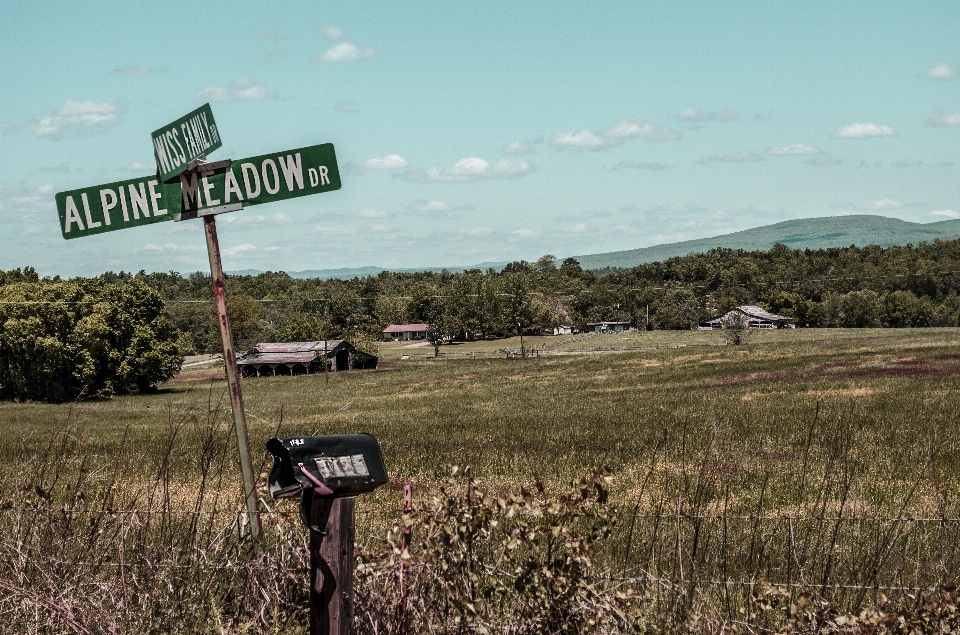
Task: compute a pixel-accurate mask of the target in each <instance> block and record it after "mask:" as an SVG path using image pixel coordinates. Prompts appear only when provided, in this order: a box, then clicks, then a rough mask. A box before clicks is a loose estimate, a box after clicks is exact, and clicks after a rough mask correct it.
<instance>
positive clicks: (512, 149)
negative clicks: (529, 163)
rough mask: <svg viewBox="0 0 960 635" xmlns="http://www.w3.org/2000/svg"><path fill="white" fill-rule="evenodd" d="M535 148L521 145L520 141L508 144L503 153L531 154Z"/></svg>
mask: <svg viewBox="0 0 960 635" xmlns="http://www.w3.org/2000/svg"><path fill="white" fill-rule="evenodd" d="M532 150H533V148H532V147H531V146H530V145H529V144H524V143H520V142H519V141H514V142H513V143H508V144H507V145H505V146H503V153H504V154H510V155H518V154H530V152H531V151H532Z"/></svg>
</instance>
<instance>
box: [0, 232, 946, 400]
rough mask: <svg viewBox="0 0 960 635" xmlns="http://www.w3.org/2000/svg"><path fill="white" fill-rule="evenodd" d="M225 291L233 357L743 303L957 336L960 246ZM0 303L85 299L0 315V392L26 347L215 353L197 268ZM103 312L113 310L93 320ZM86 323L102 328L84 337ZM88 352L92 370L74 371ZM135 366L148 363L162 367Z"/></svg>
mask: <svg viewBox="0 0 960 635" xmlns="http://www.w3.org/2000/svg"><path fill="white" fill-rule="evenodd" d="M226 284H227V294H228V299H229V306H230V319H231V322H232V327H233V329H234V341H235V344H236V347H237V350H238V351H244V350H246V349H248V348H249V347H251V346H252V345H253V344H254V343H256V342H258V341H306V340H317V339H327V338H330V339H333V338H337V339H339V338H343V339H348V340H350V341H351V342H352V343H354V345H356V346H357V347H358V348H359V349H360V350H365V351H367V352H371V353H375V352H376V342H377V340H379V339H381V335H382V332H383V329H384V328H386V327H387V326H389V325H390V324H409V323H425V324H427V325H428V326H429V333H430V337H431V339H434V340H435V342H436V343H437V345H439V343H440V342H442V341H448V340H455V339H470V338H475V337H480V338H486V337H505V336H509V335H516V334H518V333H520V332H523V333H525V334H534V333H541V332H552V329H553V328H554V327H557V326H560V325H569V326H572V327H574V328H580V329H583V328H585V326H586V324H587V323H588V322H599V321H605V320H617V321H630V322H631V323H632V324H633V325H634V326H636V327H637V328H641V329H644V328H647V329H651V330H652V329H691V328H696V326H697V323H698V322H700V321H702V320H704V319H709V318H711V317H715V316H717V315H720V314H722V313H724V312H725V311H726V310H727V309H729V308H731V307H734V306H740V305H747V304H757V305H760V306H763V307H764V308H766V309H768V310H771V311H773V312H775V313H779V314H781V315H785V316H788V317H792V318H794V320H795V323H796V324H797V325H798V326H800V327H926V326H958V325H960V295H958V294H960V240H946V241H945V240H937V241H934V242H932V243H920V244H919V245H906V246H899V247H888V248H881V247H878V246H876V245H871V246H866V247H856V246H850V247H843V248H830V249H819V250H809V249H807V250H797V249H790V248H789V247H787V246H785V245H782V244H778V245H775V246H774V247H773V248H771V249H769V250H765V251H744V250H739V249H726V248H721V249H713V250H711V251H709V252H706V253H699V254H689V255H687V256H682V257H676V258H670V259H668V260H664V261H662V262H654V263H649V264H644V265H639V266H637V267H634V268H632V269H605V270H592V271H591V270H585V269H583V268H581V267H580V265H579V263H578V262H577V261H576V260H574V259H572V258H567V259H566V260H563V261H559V260H558V259H556V258H554V257H553V256H552V255H544V256H543V257H541V258H539V259H538V260H536V261H534V262H526V261H523V260H520V261H515V262H512V263H510V264H508V265H507V266H506V267H504V268H502V269H500V270H495V269H487V270H486V271H481V270H478V269H472V270H467V271H459V272H451V271H446V270H444V271H440V272H413V273H411V272H403V273H394V272H388V271H384V272H381V273H379V274H377V275H373V276H366V277H362V278H360V277H356V278H352V279H349V280H338V279H334V280H322V279H295V278H292V277H291V276H289V275H288V274H286V273H283V272H267V273H262V274H259V275H255V276H228V277H227V280H226ZM0 296H2V298H0V299H2V300H4V301H7V302H10V301H12V300H16V299H17V298H20V299H23V298H27V297H31V298H33V297H36V298H54V299H56V298H62V297H70V298H73V297H80V298H88V300H90V301H88V302H85V303H83V304H75V305H58V304H44V305H16V304H0V324H2V325H3V333H2V334H0V362H2V363H0V366H2V367H3V368H2V369H0V394H2V395H4V396H10V395H11V394H13V393H11V390H12V389H9V388H7V387H8V386H14V385H16V381H20V380H14V379H11V378H12V377H14V376H16V375H17V373H21V374H23V373H25V372H26V371H23V370H17V371H13V370H9V369H10V368H12V366H11V363H10V362H9V359H10V358H11V356H13V355H20V356H23V355H25V353H24V351H28V350H30V351H34V353H36V354H39V353H37V351H39V350H41V349H43V346H46V344H40V342H47V341H48V340H44V339H43V338H49V337H52V338H54V339H55V340H56V341H57V342H58V344H57V346H59V347H60V348H57V350H61V349H62V352H60V353H57V354H58V355H60V357H59V358H58V359H60V360H61V361H58V362H56V364H54V366H55V367H56V368H66V367H67V366H69V365H70V363H69V362H68V361H67V360H68V359H73V357H71V356H74V357H76V356H77V355H79V357H76V359H78V360H81V361H82V363H81V361H78V362H76V363H77V364H79V365H80V366H81V367H83V368H86V369H88V370H84V371H82V372H81V371H71V372H72V373H73V375H71V376H72V377H75V379H74V380H71V381H73V382H74V383H73V384H70V385H71V386H73V387H74V388H76V386H77V385H78V384H77V382H80V383H83V382H87V383H84V384H83V385H90V386H99V387H100V390H106V391H129V390H139V389H142V388H145V387H146V386H150V385H153V384H155V383H156V382H157V381H161V380H162V376H163V374H164V373H165V372H167V371H166V370H164V371H163V372H160V371H159V370H154V371H151V372H149V373H145V374H144V373H141V374H137V372H140V371H136V372H134V371H131V370H127V369H129V368H134V367H137V368H139V366H137V363H136V362H134V361H133V359H134V358H136V357H137V355H138V353H136V350H137V348H136V346H135V345H134V344H133V342H134V341H137V342H142V341H144V340H143V339H140V340H137V339H136V336H135V335H133V334H134V333H138V332H140V333H141V334H142V333H145V331H143V329H152V335H151V337H153V338H154V341H155V342H156V344H155V347H156V348H155V350H157V351H163V352H162V353H159V352H158V353H155V354H154V357H153V358H151V359H156V360H159V359H163V360H167V359H168V358H169V356H170V353H169V352H170V351H171V350H172V351H175V353H174V354H173V356H176V355H186V354H195V353H211V352H219V350H220V339H219V331H218V326H217V321H216V316H215V309H214V305H213V302H212V291H211V284H210V277H209V276H208V275H206V274H203V273H193V274H189V275H182V274H180V273H176V272H169V273H163V272H159V273H145V272H143V271H141V272H139V273H136V274H133V273H126V272H120V273H114V272H106V273H104V274H102V275H100V276H98V277H96V278H88V279H82V278H75V279H72V280H61V279H60V278H59V277H57V278H44V279H42V280H41V279H40V278H39V276H37V274H36V272H35V271H33V270H32V269H30V268H29V267H28V268H26V269H15V270H12V271H7V272H2V271H0ZM134 300H136V301H134ZM125 303H126V304H125ZM38 306H42V307H43V308H42V309H38V308H37V307H38ZM111 306H112V307H123V308H122V309H119V308H113V309H109V310H108V308H107V307H111ZM16 307H19V308H16ZM23 307H31V308H23ZM81 307H86V308H81ZM98 307H99V308H98ZM109 311H114V313H113V314H111V313H109ZM111 316H113V317H111ZM110 319H114V320H119V322H118V323H117V324H118V325H119V324H121V323H122V324H123V325H124V326H123V327H122V328H121V327H120V326H116V325H114V324H113V323H112V322H110ZM11 320H12V321H11ZM91 324H100V325H106V324H109V326H103V327H102V328H101V330H96V329H94V330H89V329H88V325H91ZM138 328H139V329H141V330H140V331H137V329H138ZM84 329H88V330H87V331H85V330H84ZM84 333H89V334H88V335H85V334H84ZM107 333H110V334H113V333H121V335H120V336H114V335H111V337H113V339H112V340H110V341H111V344H110V347H113V348H110V352H109V354H107V353H106V352H104V353H102V354H101V353H84V354H80V353H77V352H76V351H79V350H81V349H83V346H84V344H82V342H92V341H95V340H97V339H99V338H101V337H105V334H107ZM143 337H146V335H143ZM50 341H52V340H50ZM138 345H140V344H138ZM51 346H52V344H51ZM31 347H32V348H31ZM78 347H79V348H78ZM124 347H126V348H124ZM131 347H132V348H131ZM54 348H56V347H54ZM83 350H86V349H83ZM151 350H154V349H151ZM71 351H73V352H71ZM98 355H99V356H100V357H98ZM88 357H89V359H94V360H99V359H101V358H102V360H103V361H102V362H96V361H95V362H88V361H83V360H87V359H88ZM118 360H119V361H118ZM123 360H127V361H126V362H125V363H126V365H124V361H123ZM151 363H152V364H154V366H156V365H157V364H159V365H160V366H162V365H163V364H165V363H166V361H163V362H151ZM57 364H60V366H58V365H57ZM94 368H96V370H89V369H94ZM57 372H61V371H57ZM63 372H66V371H63ZM78 373H79V374H78ZM115 373H119V374H116V375H115ZM131 373H132V374H131ZM151 373H152V374H151ZM54 374H55V373H54ZM114 376H116V379H114V378H113V377H114ZM124 377H126V378H128V379H123V378H124ZM93 378H98V379H96V380H94V379H93ZM138 382H139V383H138ZM65 385H66V384H65ZM42 392H43V391H39V390H35V391H34V392H33V393H31V394H34V395H39V394H41V393H42ZM53 392H56V391H53ZM67 392H69V390H68V391H67ZM47 393H48V394H53V393H51V392H50V390H47Z"/></svg>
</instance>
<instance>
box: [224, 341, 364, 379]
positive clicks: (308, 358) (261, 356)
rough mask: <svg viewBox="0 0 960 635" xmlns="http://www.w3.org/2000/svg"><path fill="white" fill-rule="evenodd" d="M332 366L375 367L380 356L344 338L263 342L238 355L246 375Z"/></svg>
mask: <svg viewBox="0 0 960 635" xmlns="http://www.w3.org/2000/svg"><path fill="white" fill-rule="evenodd" d="M324 359H326V368H327V369H329V370H353V369H360V368H376V367H377V361H378V360H377V357H376V356H374V355H368V354H367V353H363V352H361V351H358V350H357V349H356V348H355V347H354V346H353V345H352V344H350V343H349V342H347V341H345V340H326V341H324V340H317V341H313V342H261V343H259V344H257V345H256V346H254V347H253V348H252V349H250V350H249V351H248V352H247V353H245V354H243V355H241V356H240V357H238V358H237V368H238V369H239V370H240V373H241V374H242V375H243V376H244V377H260V376H261V375H309V374H311V373H322V372H323V371H324Z"/></svg>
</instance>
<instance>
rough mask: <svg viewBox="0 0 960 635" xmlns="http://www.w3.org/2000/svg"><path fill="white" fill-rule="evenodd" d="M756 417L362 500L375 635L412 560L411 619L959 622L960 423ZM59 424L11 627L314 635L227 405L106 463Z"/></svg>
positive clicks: (700, 627) (37, 459)
mask: <svg viewBox="0 0 960 635" xmlns="http://www.w3.org/2000/svg"><path fill="white" fill-rule="evenodd" d="M734 429H735V428H734V427H733V426H732V425H731V424H730V422H729V421H727V420H725V419H724V420H717V421H714V422H710V423H707V424H703V423H696V422H694V421H693V420H692V419H690V420H687V421H685V422H682V423H681V425H679V426H677V427H676V428H674V429H667V428H664V429H663V431H662V433H661V434H660V435H659V437H658V440H656V441H655V442H654V443H653V444H652V445H651V446H650V449H649V454H648V455H646V456H645V457H639V458H638V461H640V464H641V465H644V466H645V467H644V468H643V469H642V470H640V472H639V473H638V474H637V475H636V476H635V480H636V482H635V483H634V482H631V478H630V477H629V476H627V475H624V474H615V473H613V472H611V471H609V470H607V469H599V470H596V471H592V472H590V473H589V474H587V475H586V476H585V477H583V478H582V479H578V480H576V481H574V482H573V483H571V485H570V487H569V488H566V489H565V488H563V487H562V486H560V485H559V484H558V483H545V482H543V481H542V480H541V479H540V478H539V477H536V476H533V477H531V478H530V481H531V482H530V483H529V485H528V486H527V487H521V486H517V487H516V489H515V490H512V489H511V488H510V487H506V486H504V485H497V486H486V485H485V484H484V482H482V481H481V480H479V479H478V478H476V477H475V476H474V475H473V474H472V473H471V472H470V470H469V469H468V468H463V467H458V468H456V469H455V470H453V471H452V472H451V473H450V474H448V475H447V476H446V477H445V478H441V479H438V480H437V481H435V482H434V483H433V484H430V485H427V486H426V487H424V488H421V489H418V490H417V491H416V498H415V507H414V510H413V511H412V512H410V513H409V514H406V515H401V514H400V512H392V511H387V512H383V511H378V510H372V509H369V510H364V509H363V507H362V504H361V507H360V509H361V511H362V512H367V513H361V515H360V516H358V530H359V531H358V535H359V536H368V537H367V538H361V540H360V541H359V543H360V544H359V545H358V547H357V550H356V558H357V563H358V565H357V567H356V574H355V575H356V578H355V582H354V589H355V594H356V611H355V613H356V616H357V618H356V628H357V632H359V633H370V634H381V633H396V632H398V631H399V621H398V618H399V616H398V611H397V609H398V606H399V601H400V596H401V589H400V587H399V576H398V569H399V567H400V566H401V564H403V565H404V566H406V567H408V569H409V576H408V580H409V582H408V584H409V587H408V591H409V598H410V603H409V607H408V611H407V615H408V619H409V623H408V629H407V632H410V633H420V632H431V633H449V634H454V633H457V634H459V633H478V634H480V633H511V634H517V635H519V634H521V633H523V634H526V633H538V634H544V635H546V634H554V633H556V634H559V633H589V632H596V633H621V632H623V633H626V632H650V633H680V632H717V633H719V632H745V633H746V632H837V633H840V632H844V633H846V632H851V633H861V632H862V633H867V632H877V633H881V632H890V633H893V632H908V631H907V630H903V629H906V628H907V626H905V625H910V627H911V628H914V629H915V631H916V632H949V631H948V630H945V629H947V628H957V627H960V623H958V621H957V620H958V619H960V617H958V608H957V598H958V594H957V591H956V587H955V585H956V583H957V579H958V572H960V507H958V496H957V495H956V491H955V490H956V479H955V467H954V466H953V465H952V461H954V460H955V458H956V447H955V445H956V444H955V437H956V435H955V434H954V433H953V432H952V431H951V430H949V429H946V428H944V427H943V426H939V427H938V426H937V425H931V426H929V427H928V429H927V431H926V437H925V439H924V442H923V443H914V444H911V445H910V446H909V447H904V448H899V449H897V448H892V447H891V446H890V445H889V444H887V445H883V444H877V443H868V442H867V441H868V439H866V435H868V434H874V432H871V429H870V428H868V427H866V426H864V425H863V422H862V420H861V419H860V418H859V415H858V413H857V412H855V411H854V410H852V409H846V410H841V411H836V412H834V414H832V415H830V416H826V415H824V413H822V412H821V410H820V409H819V408H817V409H815V410H814V411H812V412H810V413H809V417H808V418H807V420H806V423H804V424H803V425H799V426H796V427H795V428H794V430H795V431H794V433H793V436H790V435H789V434H785V436H784V439H783V440H782V443H781V444H780V446H779V447H778V448H776V449H773V450H771V449H770V447H769V446H768V445H763V444H758V445H755V446H752V445H750V443H749V440H745V439H743V438H740V437H738V436H737V435H736V434H735V432H734ZM50 430H51V432H50V433H49V435H48V437H49V438H48V440H47V443H46V444H45V446H44V448H43V449H42V450H41V451H38V452H35V453H33V454H30V455H24V456H23V457H21V463H20V465H19V467H18V469H17V470H16V471H15V472H14V477H13V479H12V482H7V483H4V484H2V485H0V488H2V489H0V632H10V633H18V634H19V633H28V634H48V633H49V634H55V633H57V634H59V633H97V634H99V633H220V634H223V633H229V634H233V633H281V632H282V633H298V632H300V633H305V632H306V631H307V624H308V620H307V611H308V608H307V607H308V605H307V602H308V589H307V572H308V563H309V554H308V536H307V532H306V530H305V528H303V527H302V526H301V524H300V521H299V518H298V516H297V514H296V512H295V510H294V509H293V506H292V505H286V504H284V503H280V505H282V506H283V507H281V509H276V508H274V506H273V504H272V503H269V502H267V503H265V508H266V511H265V512H264V518H263V521H264V538H263V541H262V543H261V544H260V545H259V547H255V546H254V545H253V544H252V543H251V541H250V536H249V533H248V523H247V517H246V514H245V510H244V507H243V504H242V501H241V497H240V492H239V486H238V485H237V483H236V475H235V470H236V468H235V465H234V460H235V458H234V447H235V441H234V439H233V438H232V427H231V426H230V425H229V421H228V419H227V416H226V413H225V412H223V411H222V409H221V406H220V404H218V403H216V402H211V403H209V404H208V405H206V406H205V407H198V406H191V407H184V409H183V410H182V412H179V413H177V412H173V411H169V412H168V413H167V417H166V422H165V431H164V434H163V435H162V436H160V437H159V438H160V442H157V443H154V444H153V445H151V446H150V447H138V446H137V444H135V443H134V442H132V441H131V439H133V438H135V435H134V434H133V433H132V432H131V433H129V434H128V433H126V432H125V433H124V434H123V435H122V437H121V438H120V439H119V441H118V446H117V449H116V451H113V450H111V452H110V454H109V456H110V457H111V461H110V462H109V463H107V464H104V463H103V462H102V461H101V460H99V459H97V458H96V456H97V455H96V454H95V453H93V452H91V451H90V448H89V447H88V441H87V436H86V434H85V431H84V429H83V428H82V426H80V425H78V423H77V418H76V417H75V416H74V414H73V413H72V412H70V413H69V414H67V415H66V417H65V419H64V420H62V421H57V422H55V425H52V426H51V429H50ZM878 447H886V448H887V451H888V452H890V453H891V455H890V456H883V455H881V454H877V453H873V452H874V450H871V451H869V452H868V451H867V450H866V449H865V448H878ZM771 452H773V455H770V453H771ZM615 476H616V479H614V477H615ZM624 492H630V493H631V494H630V496H629V497H628V496H626V495H625V494H624ZM402 527H408V528H410V529H411V530H412V534H413V540H412V543H411V547H410V549H409V550H403V549H402V546H401V544H400V539H399V537H400V534H401V528H402ZM923 625H926V626H923ZM897 629H900V630H897ZM925 629H926V630H925Z"/></svg>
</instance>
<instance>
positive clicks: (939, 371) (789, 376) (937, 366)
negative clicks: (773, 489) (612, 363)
mask: <svg viewBox="0 0 960 635" xmlns="http://www.w3.org/2000/svg"><path fill="white" fill-rule="evenodd" d="M954 359H960V356H944V355H939V356H936V357H920V358H911V359H899V360H890V361H886V362H883V361H881V362H875V363H871V364H870V365H869V366H866V365H864V364H863V363H862V362H857V361H848V362H835V363H832V364H822V365H820V366H816V367H814V368H810V369H807V370H795V371H789V372H782V373H763V374H759V375H747V376H740V377H730V378H728V379H721V380H719V381H713V382H709V383H707V384H706V386H707V387H711V388H714V387H719V386H732V385H736V384H744V383H752V382H758V381H771V380H778V379H786V380H795V381H802V380H809V379H843V378H873V377H914V378H917V379H919V378H927V377H929V378H939V377H958V376H960V364H955V363H949V361H948V360H950V361H952V360H954ZM944 362H946V363H944Z"/></svg>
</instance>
